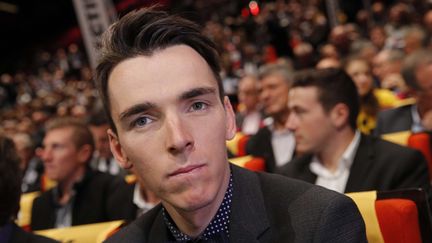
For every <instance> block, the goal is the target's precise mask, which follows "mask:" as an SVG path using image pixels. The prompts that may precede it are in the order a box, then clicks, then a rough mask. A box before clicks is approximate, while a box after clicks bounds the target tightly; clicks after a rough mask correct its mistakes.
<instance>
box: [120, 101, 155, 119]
mask: <svg viewBox="0 0 432 243" xmlns="http://www.w3.org/2000/svg"><path fill="white" fill-rule="evenodd" d="M154 107H156V105H155V104H153V103H150V102H145V103H142V104H137V105H134V106H132V107H129V108H128V109H126V110H125V111H123V112H122V113H120V115H119V118H120V121H121V120H124V119H126V118H128V117H130V116H133V115H135V114H138V113H142V112H145V111H147V110H150V109H153V108H154Z"/></svg>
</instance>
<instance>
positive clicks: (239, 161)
mask: <svg viewBox="0 0 432 243" xmlns="http://www.w3.org/2000/svg"><path fill="white" fill-rule="evenodd" d="M230 162H231V163H233V164H235V165H237V166H240V167H243V168H246V169H249V170H253V171H264V170H265V161H264V159H262V158H259V157H253V156H251V155H247V156H242V157H236V158H231V159H230Z"/></svg>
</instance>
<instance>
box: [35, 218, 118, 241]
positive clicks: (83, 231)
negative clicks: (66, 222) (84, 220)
mask: <svg viewBox="0 0 432 243" xmlns="http://www.w3.org/2000/svg"><path fill="white" fill-rule="evenodd" d="M123 223H124V221H123V220H118V221H111V222H104V223H96V224H84V225H79V226H72V227H66V228H59V229H49V230H40V231H35V233H36V234H38V235H43V236H46V237H49V238H52V239H55V240H58V241H61V242H77V243H79V242H95V243H102V242H103V241H104V240H106V239H107V238H108V237H109V236H111V235H112V232H115V231H117V230H118V229H119V227H121V225H122V224H123Z"/></svg>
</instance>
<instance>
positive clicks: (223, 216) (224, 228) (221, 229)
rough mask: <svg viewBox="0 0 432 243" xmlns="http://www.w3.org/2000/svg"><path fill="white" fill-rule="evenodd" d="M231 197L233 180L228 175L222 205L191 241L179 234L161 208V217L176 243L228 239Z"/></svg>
mask: <svg viewBox="0 0 432 243" xmlns="http://www.w3.org/2000/svg"><path fill="white" fill-rule="evenodd" d="M232 196H233V178H232V174H230V179H229V184H228V189H227V190H226V192H225V196H224V199H223V201H222V204H221V205H220V206H219V209H218V211H217V213H216V215H215V216H214V217H213V219H212V220H211V222H210V224H209V225H207V227H206V228H205V230H204V232H203V233H202V234H201V235H200V236H198V237H197V238H196V239H193V238H192V237H190V236H189V235H186V234H184V233H183V232H181V231H180V230H179V229H178V227H177V226H176V225H175V223H174V222H173V220H172V219H171V217H170V216H169V214H168V213H167V212H166V210H165V208H164V207H162V215H163V218H164V222H165V225H166V226H167V228H168V229H169V231H170V232H171V234H172V235H173V236H174V238H175V240H176V241H182V242H188V241H196V240H209V239H212V238H214V237H218V234H225V237H229V227H228V226H229V222H230V215H231V202H232Z"/></svg>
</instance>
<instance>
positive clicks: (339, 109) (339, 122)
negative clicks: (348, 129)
mask: <svg viewBox="0 0 432 243" xmlns="http://www.w3.org/2000/svg"><path fill="white" fill-rule="evenodd" d="M349 114H350V110H349V108H348V106H347V105H346V104H343V103H338V104H336V105H335V106H334V107H333V108H332V109H331V111H330V119H331V121H332V123H333V125H334V126H335V127H337V128H341V127H343V126H345V125H348V126H349Z"/></svg>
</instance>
